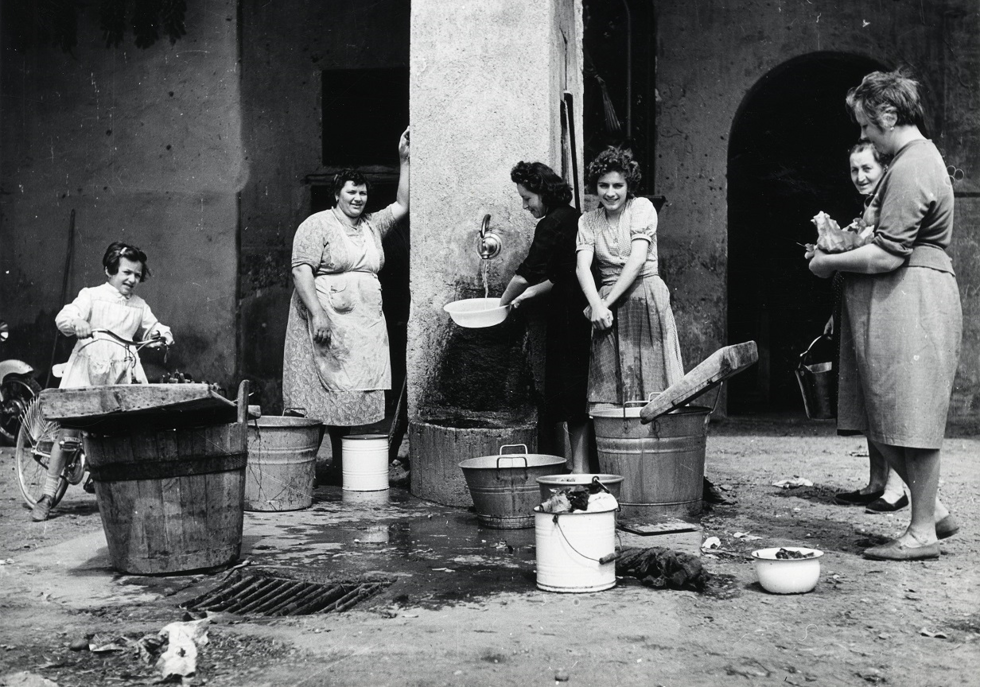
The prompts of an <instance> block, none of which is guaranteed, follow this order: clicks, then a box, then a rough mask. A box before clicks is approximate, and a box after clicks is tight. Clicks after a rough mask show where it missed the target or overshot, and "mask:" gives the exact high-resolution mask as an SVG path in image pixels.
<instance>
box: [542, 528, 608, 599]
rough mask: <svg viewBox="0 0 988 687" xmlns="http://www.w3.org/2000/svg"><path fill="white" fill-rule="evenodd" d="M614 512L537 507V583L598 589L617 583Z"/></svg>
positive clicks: (569, 589)
mask: <svg viewBox="0 0 988 687" xmlns="http://www.w3.org/2000/svg"><path fill="white" fill-rule="evenodd" d="M615 512H616V511H613V510H610V511H600V512H595V513H584V512H576V513H543V512H541V511H535V565H536V576H535V583H536V586H538V588H539V589H543V590H545V591H549V592H570V593H572V592H599V591H602V590H604V589H610V588H611V587H613V586H614V585H615V584H616V578H615V573H614V561H613V560H612V561H611V562H610V563H601V562H600V559H601V558H603V557H604V556H608V555H611V554H613V553H614V527H615Z"/></svg>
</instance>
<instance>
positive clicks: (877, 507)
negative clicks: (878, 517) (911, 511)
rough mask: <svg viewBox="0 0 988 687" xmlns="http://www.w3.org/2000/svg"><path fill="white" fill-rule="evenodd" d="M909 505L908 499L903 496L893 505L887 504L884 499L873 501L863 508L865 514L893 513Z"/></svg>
mask: <svg viewBox="0 0 988 687" xmlns="http://www.w3.org/2000/svg"><path fill="white" fill-rule="evenodd" d="M907 505H909V497H908V496H906V495H905V494H903V495H902V496H900V497H899V500H898V501H896V502H895V503H889V502H888V501H886V500H885V499H881V498H879V499H875V500H874V501H872V502H871V503H869V504H868V505H867V506H865V513H894V512H895V511H897V510H902V509H903V508H905V507H906V506H907Z"/></svg>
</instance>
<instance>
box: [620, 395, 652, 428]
mask: <svg viewBox="0 0 988 687" xmlns="http://www.w3.org/2000/svg"><path fill="white" fill-rule="evenodd" d="M649 400H651V394H649ZM634 405H638V406H640V407H641V408H644V407H645V406H647V405H648V401H643V400H641V399H637V400H632V401H625V402H624V403H622V404H621V419H622V420H624V421H625V423H627V422H628V420H629V418H628V408H630V407H631V406H634ZM640 416H641V413H639V417H640Z"/></svg>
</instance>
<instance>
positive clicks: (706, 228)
mask: <svg viewBox="0 0 988 687" xmlns="http://www.w3.org/2000/svg"><path fill="white" fill-rule="evenodd" d="M654 9H655V26H656V41H657V45H656V74H657V78H656V131H657V137H656V141H657V144H656V170H657V171H656V187H657V188H656V189H655V190H656V191H657V192H659V193H662V194H663V195H665V196H666V197H667V198H668V199H669V201H670V202H669V205H668V206H667V207H666V208H665V209H664V210H663V214H662V219H661V231H660V237H659V252H660V255H661V256H663V257H662V258H661V259H662V263H663V264H662V265H661V266H660V268H661V273H662V274H663V277H664V278H665V279H666V281H667V282H668V284H669V287H670V289H671V291H672V293H673V307H674V309H675V311H676V317H677V321H678V324H679V332H680V338H681V342H682V346H683V354H684V357H685V363H686V367H687V369H688V368H690V367H692V366H693V365H695V364H697V363H698V362H699V361H700V360H702V359H703V358H704V357H705V356H706V355H708V354H709V353H710V352H712V351H713V350H715V349H716V348H718V347H719V346H721V345H724V344H725V343H726V317H727V293H726V274H727V263H726V261H727V257H728V256H727V184H726V178H727V146H728V139H729V136H730V132H731V126H732V123H733V121H734V117H735V115H736V113H737V111H738V108H739V106H740V105H741V103H742V100H743V98H744V97H745V95H746V93H747V92H748V91H749V90H750V89H751V88H752V86H754V85H755V84H756V83H757V81H758V80H759V78H761V77H762V76H763V75H764V74H766V73H767V72H769V71H770V70H772V69H773V68H775V67H777V66H779V65H781V64H783V63H784V62H786V61H788V60H790V59H792V58H795V57H798V56H801V55H806V54H809V53H813V52H817V51H840V52H847V53H852V54H855V55H861V56H865V57H869V58H871V59H874V60H876V61H878V62H881V63H884V64H890V65H900V64H902V65H909V66H910V67H911V68H912V69H913V70H914V72H915V73H916V74H917V75H918V76H919V78H920V79H921V80H922V81H923V82H925V83H926V84H927V85H928V87H929V90H930V93H931V95H932V98H931V99H932V101H933V102H931V103H929V104H928V106H929V110H930V113H931V114H932V116H933V119H934V127H935V129H936V134H937V135H936V136H935V142H936V143H937V145H938V146H939V147H940V149H941V151H942V152H943V153H944V157H945V159H946V162H947V164H948V165H953V166H955V167H957V168H958V169H961V170H963V179H960V180H958V181H957V182H956V184H955V186H954V189H955V192H956V193H957V195H958V198H957V208H956V218H955V224H954V240H953V246H952V250H951V254H952V256H953V258H954V264H955V269H956V272H957V279H958V284H959V286H960V289H961V294H962V302H963V308H964V339H963V351H962V355H961V363H960V369H959V371H958V374H957V379H956V385H955V394H954V399H953V408H952V410H953V414H954V416H964V415H974V414H977V411H978V408H979V403H980V400H979V399H980V394H979V390H978V385H979V378H980V371H979V362H978V356H979V350H980V326H979V314H980V281H979V264H980V258H979V245H980V238H979V221H980V217H979V212H978V203H979V195H980V154H979V145H980V120H979V110H980V108H979V97H980V96H979V91H978V83H979V64H978V58H979V40H980V39H979V35H978V30H977V26H978V19H979V15H978V11H979V8H978V4H977V3H976V2H974V1H973V0H941V1H939V2H919V1H915V2H880V3H875V2H866V1H864V0H817V1H815V2H812V3H809V2H756V1H753V0H749V1H743V2H734V1H733V0H732V1H730V2H728V1H727V0H656V1H655V3H654ZM807 135H808V136H810V135H812V132H810V131H808V132H807Z"/></svg>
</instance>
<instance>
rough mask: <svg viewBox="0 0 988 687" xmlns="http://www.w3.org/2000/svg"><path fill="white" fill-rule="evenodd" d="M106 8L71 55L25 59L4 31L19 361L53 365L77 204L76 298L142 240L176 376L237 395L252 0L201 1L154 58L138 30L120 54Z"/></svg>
mask: <svg viewBox="0 0 988 687" xmlns="http://www.w3.org/2000/svg"><path fill="white" fill-rule="evenodd" d="M96 11H97V8H96V6H92V7H88V8H86V7H84V8H83V9H82V10H81V12H82V13H81V14H80V16H79V27H78V46H77V47H76V49H75V50H74V51H73V53H71V54H69V53H64V52H62V51H61V50H60V49H59V48H56V47H51V46H48V45H34V46H33V47H29V48H27V49H25V50H24V51H23V52H17V51H15V50H14V49H13V48H12V43H13V41H12V40H10V39H11V33H10V32H12V31H14V30H15V28H14V27H13V26H12V25H11V24H10V23H9V22H8V23H5V24H4V26H3V30H4V32H5V33H4V36H3V46H4V48H3V60H2V63H0V85H2V95H0V100H2V138H0V150H2V155H0V199H2V200H0V318H2V319H5V320H7V321H8V322H9V323H10V324H11V326H12V329H13V337H12V340H11V345H10V347H9V348H7V349H6V350H5V354H6V355H14V354H17V355H20V356H21V357H23V358H25V359H26V360H27V361H28V362H30V363H31V364H33V365H34V366H35V367H37V368H39V369H43V368H45V367H46V366H47V365H48V363H49V357H50V355H51V350H52V341H53V339H54V337H55V327H54V315H55V313H56V312H57V311H58V310H59V309H60V308H61V306H62V305H63V303H62V302H61V289H62V275H63V266H64V264H65V257H66V248H67V245H68V241H69V217H70V213H71V211H72V210H75V212H76V221H75V238H74V242H73V244H72V269H71V272H70V274H69V282H68V283H69V295H68V300H71V299H72V298H73V297H74V296H75V294H76V293H78V291H79V289H80V288H82V287H84V286H96V285H98V284H100V283H102V282H104V281H105V276H104V274H103V269H102V265H101V259H102V257H103V252H104V250H105V249H106V246H107V245H108V244H109V243H110V242H111V241H114V240H125V241H129V242H132V243H135V244H137V245H139V246H140V247H141V248H143V249H144V251H145V252H146V253H147V254H148V259H149V266H150V269H151V272H152V278H151V279H150V280H149V281H148V282H146V283H145V284H143V285H142V286H141V287H140V290H139V291H138V293H139V294H140V295H142V296H143V297H144V298H145V299H146V300H147V301H148V303H149V304H150V305H151V307H152V309H153V310H154V312H155V314H156V315H157V316H158V317H159V318H160V319H161V321H163V322H165V323H167V324H169V325H171V327H172V329H173V331H174V333H175V338H176V341H177V342H178V345H177V346H176V348H175V349H174V351H173V352H172V354H171V357H170V358H169V361H168V367H169V368H172V369H175V368H177V369H181V370H183V371H186V372H189V373H190V374H192V375H194V376H195V377H196V379H207V380H210V381H218V382H221V383H224V384H228V385H229V384H230V383H232V382H233V381H234V379H235V377H234V373H235V368H236V360H235V338H234V336H233V331H234V328H235V327H234V325H235V313H236V274H237V235H236V227H237V193H238V192H239V190H240V188H241V186H242V185H243V183H244V180H245V178H246V176H247V174H246V167H245V164H244V160H243V156H242V153H241V143H240V125H241V120H240V109H239V101H240V84H239V75H238V69H237V23H236V14H237V3H236V2H234V1H233V0H229V1H226V0H211V2H209V3H208V6H203V3H189V8H188V15H187V22H186V25H187V34H186V35H185V36H184V37H183V38H181V39H180V40H179V41H178V42H177V43H175V44H174V45H171V44H169V42H168V40H167V39H165V40H159V41H158V42H157V43H155V44H154V45H153V46H151V47H150V48H147V49H139V48H136V47H134V45H133V36H132V35H130V34H129V33H128V34H127V35H126V36H125V39H124V43H123V44H122V45H121V46H120V47H118V48H106V47H104V45H103V40H102V36H101V32H100V29H99V27H98V24H97V21H96V17H95V14H96ZM66 343H68V341H67V340H65V339H64V338H63V339H62V345H63V350H62V351H61V352H60V355H61V356H67V349H64V345H65V344H66ZM149 355H150V356H153V355H154V354H149ZM65 359H66V358H65V357H60V359H59V360H56V362H64V360H65ZM43 379H44V376H42V381H43ZM56 381H57V380H56Z"/></svg>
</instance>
